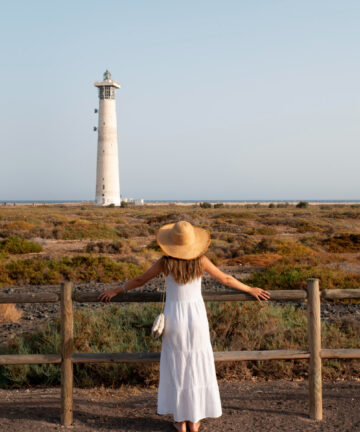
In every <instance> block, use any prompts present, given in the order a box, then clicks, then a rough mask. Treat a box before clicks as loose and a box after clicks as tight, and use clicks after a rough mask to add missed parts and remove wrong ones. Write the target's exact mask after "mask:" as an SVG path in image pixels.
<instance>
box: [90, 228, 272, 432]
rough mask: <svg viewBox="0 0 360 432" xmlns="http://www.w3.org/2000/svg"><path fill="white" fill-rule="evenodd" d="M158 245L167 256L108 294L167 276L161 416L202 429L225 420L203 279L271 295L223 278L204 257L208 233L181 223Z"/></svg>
mask: <svg viewBox="0 0 360 432" xmlns="http://www.w3.org/2000/svg"><path fill="white" fill-rule="evenodd" d="M156 240H157V243H158V244H159V246H160V247H161V249H162V250H163V252H164V253H165V255H164V256H163V257H161V258H160V259H159V260H158V261H157V262H156V263H155V264H154V265H153V266H152V267H151V268H150V269H149V270H147V271H146V272H145V273H143V274H142V275H140V276H138V277H136V278H134V279H132V280H129V281H128V282H126V283H125V284H124V285H123V287H120V288H115V289H112V290H107V291H104V292H103V293H101V294H100V295H99V299H100V300H104V301H110V300H111V298H112V297H114V296H116V295H117V294H119V293H120V292H125V291H129V290H131V289H134V288H138V287H140V286H142V285H144V284H145V283H146V282H148V281H149V280H150V279H152V278H154V277H155V276H157V275H159V274H160V273H163V274H164V275H165V276H166V279H165V280H166V302H165V307H164V315H165V326H164V332H163V335H162V348H161V355H160V382H159V389H158V405H157V413H158V414H172V415H173V417H174V421H175V423H174V426H175V428H176V430H177V431H179V432H186V425H187V424H188V425H189V429H190V431H191V432H196V431H198V430H199V426H200V420H201V419H203V418H206V417H213V418H214V417H219V416H221V415H222V408H221V401H220V394H219V387H218V383H217V380H216V373H215V363H214V354H213V350H212V346H211V343H210V333H209V323H208V319H207V314H206V308H205V303H204V300H203V298H202V295H201V276H202V274H203V273H204V272H206V273H208V274H210V275H211V276H213V277H214V278H215V279H217V280H218V281H219V282H221V283H222V284H224V285H227V286H229V287H232V288H235V289H239V290H241V291H245V292H247V293H249V294H251V295H253V296H254V297H255V298H256V299H257V300H259V301H261V300H267V299H268V298H269V297H270V296H269V293H268V291H265V290H263V289H261V288H252V287H250V286H248V285H245V284H243V283H241V282H239V281H238V280H237V279H235V278H233V277H232V276H230V275H227V274H225V273H223V272H222V271H221V270H219V269H218V268H217V267H216V266H215V265H214V264H212V262H211V261H210V260H209V259H208V258H207V257H205V255H204V253H205V252H206V250H207V249H208V247H209V244H210V235H209V233H208V231H207V230H205V229H203V228H199V227H194V226H193V225H191V224H190V223H189V222H186V221H180V222H176V223H175V224H168V225H165V226H163V227H162V228H160V230H159V231H158V233H157V236H156Z"/></svg>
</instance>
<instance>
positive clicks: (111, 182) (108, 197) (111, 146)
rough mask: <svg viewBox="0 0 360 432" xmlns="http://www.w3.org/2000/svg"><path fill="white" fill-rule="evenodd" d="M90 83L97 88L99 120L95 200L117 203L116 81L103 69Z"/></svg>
mask: <svg viewBox="0 0 360 432" xmlns="http://www.w3.org/2000/svg"><path fill="white" fill-rule="evenodd" d="M94 86H95V87H97V88H98V89H99V121H98V127H97V128H94V129H95V130H96V129H97V131H98V147H97V169H96V197H95V204H96V205H101V206H105V205H109V204H114V205H116V206H120V205H121V201H120V181H119V158H118V143H117V122H116V100H115V91H116V89H119V88H120V84H119V83H118V82H117V81H113V80H112V79H111V73H110V72H109V71H108V70H107V71H106V72H105V73H104V80H103V81H101V82H95V83H94ZM95 112H97V110H95Z"/></svg>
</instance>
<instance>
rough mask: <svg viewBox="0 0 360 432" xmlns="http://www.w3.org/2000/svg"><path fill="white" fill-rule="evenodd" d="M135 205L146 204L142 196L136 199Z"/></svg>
mask: <svg viewBox="0 0 360 432" xmlns="http://www.w3.org/2000/svg"><path fill="white" fill-rule="evenodd" d="M135 205H136V206H142V205H144V200H143V199H142V198H141V199H136V200H135Z"/></svg>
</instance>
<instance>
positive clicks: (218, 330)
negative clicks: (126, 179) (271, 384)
mask: <svg viewBox="0 0 360 432" xmlns="http://www.w3.org/2000/svg"><path fill="white" fill-rule="evenodd" d="M178 220H187V221H189V222H191V223H192V224H194V225H197V226H202V227H204V228H207V229H208V230H209V231H210V233H211V238H212V241H211V245H210V248H209V250H208V252H207V256H208V257H209V258H210V259H211V260H212V261H213V262H214V263H215V264H216V265H218V266H220V267H223V268H224V269H225V270H226V271H230V272H234V273H236V274H237V275H240V277H241V279H242V280H243V281H244V282H245V283H248V284H250V285H253V286H258V287H262V288H265V289H269V290H271V289H300V288H303V287H304V286H305V283H306V279H307V278H308V277H318V278H320V287H321V289H339V288H359V287H360V250H359V246H360V206H358V205H336V206H335V205H316V206H314V205H307V206H298V207H297V206H295V205H291V204H288V203H283V204H279V205H276V204H272V205H270V206H264V205H260V204H254V205H247V206H243V205H241V206H240V205H239V206H229V205H226V204H223V205H220V204H219V205H217V206H214V205H212V206H210V207H209V206H207V205H205V206H204V205H202V206H198V205H187V206H185V205H184V206H180V205H162V206H144V207H131V206H128V207H122V208H117V207H114V208H109V207H107V208H98V207H95V206H92V205H82V206H76V205H49V206H35V207H32V206H14V207H13V206H11V207H10V206H7V207H2V208H0V289H1V288H3V289H4V288H8V287H10V286H22V285H28V287H27V288H26V290H29V289H30V290H31V288H29V285H30V286H31V285H43V284H46V285H48V284H50V285H51V284H59V283H60V282H61V281H62V280H64V279H71V280H72V281H74V282H90V281H93V282H102V283H107V282H115V281H122V280H125V279H129V278H132V277H135V276H136V275H138V274H140V273H141V272H142V271H144V270H145V269H146V268H148V267H149V266H150V265H151V264H152V263H153V262H154V261H155V260H156V259H157V258H158V257H160V256H161V251H160V249H159V247H158V246H157V244H156V242H155V241H154V234H155V233H156V231H157V229H158V228H159V227H160V226H162V225H163V224H166V223H172V222H176V221H178ZM207 308H208V312H209V321H210V328H211V337H212V342H213V346H214V349H215V350H228V349H229V350H241V349H248V350H252V349H254V350H255V349H278V348H279V349H280V348H284V349H286V348H304V347H305V346H306V320H305V318H304V311H303V310H302V309H296V308H294V307H293V306H291V305H282V306H276V305H275V304H268V305H267V306H266V307H263V308H261V307H260V306H259V305H257V304H255V303H243V304H240V303H207ZM158 310H159V305H154V304H132V305H122V306H115V305H109V309H106V311H103V312H101V311H100V310H99V311H90V310H89V311H81V312H80V311H77V312H76V314H75V318H76V322H75V330H76V341H75V348H76V350H78V351H79V352H88V351H92V352H96V351H103V352H105V351H107V352H144V351H159V348H160V343H159V341H155V340H153V339H152V338H151V337H150V329H151V324H152V321H153V318H154V317H155V315H156V314H157V313H158ZM20 315H21V313H20V312H19V311H18V310H17V309H16V308H15V307H14V305H2V306H1V308H0V321H5V322H6V321H16V320H17V319H18V318H19V316H20ZM323 337H324V347H328V348H336V347H342V348H351V347H358V346H359V340H360V335H359V326H358V324H356V322H350V321H349V322H347V323H346V324H344V323H340V322H339V323H337V322H335V321H332V322H326V323H323ZM59 338H60V336H59V322H58V321H49V322H48V323H47V327H44V328H42V329H41V330H38V331H36V332H35V331H34V332H33V333H31V334H27V335H26V334H25V335H22V336H18V337H17V338H16V339H14V340H13V341H12V342H11V344H10V345H9V346H8V347H6V348H3V349H4V350H5V351H6V352H9V353H37V352H39V353H40V352H43V353H47V352H48V353H50V352H51V353H53V352H59V343H60V339H59ZM306 364H307V363H306V362H302V361H296V362H290V361H288V362H275V361H274V362H241V363H232V362H227V363H221V364H217V371H218V374H219V376H220V377H223V378H226V379H230V378H236V379H246V378H249V377H250V376H255V375H256V376H258V377H263V378H265V377H269V376H270V377H272V378H280V377H281V378H284V377H287V378H291V379H292V378H298V377H304V376H306V370H307V366H306ZM324 365H325V369H324V374H325V375H324V376H325V377H328V378H336V377H342V376H353V375H354V374H355V373H358V372H359V364H358V362H356V361H341V362H340V361H337V360H331V361H326V362H324ZM157 368H158V365H157V364H154V365H151V364H149V365H140V364H139V365H136V364H125V365H115V364H110V365H75V372H76V373H75V376H76V381H75V384H76V385H79V386H87V385H89V386H90V385H97V384H99V383H106V384H107V385H117V384H119V383H125V382H126V383H141V384H145V385H147V384H152V383H154V382H155V381H156V379H157V376H158V375H157V374H158V372H157ZM59 378H60V369H59V367H58V366H56V365H33V366H8V367H1V368H0V385H5V386H16V385H19V386H20V385H25V383H28V384H37V383H43V384H55V383H56V384H58V383H59Z"/></svg>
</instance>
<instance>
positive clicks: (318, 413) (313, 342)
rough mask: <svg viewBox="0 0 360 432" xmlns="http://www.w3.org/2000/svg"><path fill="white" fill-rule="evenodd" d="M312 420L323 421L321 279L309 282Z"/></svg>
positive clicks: (312, 279)
mask: <svg viewBox="0 0 360 432" xmlns="http://www.w3.org/2000/svg"><path fill="white" fill-rule="evenodd" d="M307 293H308V304H307V310H308V339H309V351H310V362H309V393H310V418H311V419H313V420H322V378H321V356H320V353H321V320H320V290H319V279H316V278H309V279H308V280H307Z"/></svg>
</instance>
